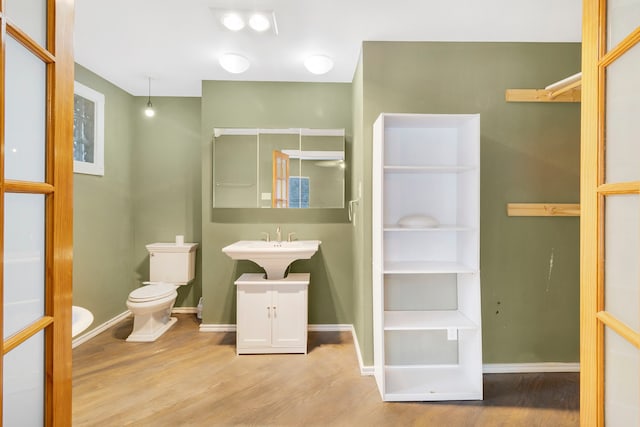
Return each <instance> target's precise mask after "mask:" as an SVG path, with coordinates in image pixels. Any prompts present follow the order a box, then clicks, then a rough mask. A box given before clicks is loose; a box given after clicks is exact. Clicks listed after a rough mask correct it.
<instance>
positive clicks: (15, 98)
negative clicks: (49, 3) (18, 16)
mask: <svg viewBox="0 0 640 427" xmlns="http://www.w3.org/2000/svg"><path fill="white" fill-rule="evenodd" d="M6 56H7V58H6V61H5V72H6V85H5V88H6V90H5V103H6V108H5V179H16V180H22V181H36V182H44V176H45V175H44V174H45V162H44V159H45V135H46V132H45V126H46V110H45V107H46V98H47V94H46V80H47V79H46V66H45V64H44V62H42V61H41V60H40V59H38V58H37V57H35V56H34V55H33V54H31V52H29V51H28V50H27V49H25V48H24V47H23V46H22V45H21V44H19V43H18V42H17V41H15V40H14V39H13V38H11V37H7V47H6Z"/></svg>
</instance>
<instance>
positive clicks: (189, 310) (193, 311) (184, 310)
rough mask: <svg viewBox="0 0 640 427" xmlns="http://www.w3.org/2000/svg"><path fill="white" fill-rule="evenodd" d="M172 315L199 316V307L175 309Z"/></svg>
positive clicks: (172, 310)
mask: <svg viewBox="0 0 640 427" xmlns="http://www.w3.org/2000/svg"><path fill="white" fill-rule="evenodd" d="M171 313H177V314H197V313H198V307H173V308H172V309H171Z"/></svg>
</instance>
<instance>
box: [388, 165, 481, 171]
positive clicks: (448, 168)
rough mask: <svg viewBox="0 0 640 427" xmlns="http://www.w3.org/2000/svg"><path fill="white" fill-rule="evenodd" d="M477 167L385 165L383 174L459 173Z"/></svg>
mask: <svg viewBox="0 0 640 427" xmlns="http://www.w3.org/2000/svg"><path fill="white" fill-rule="evenodd" d="M477 168H478V167H477V166H409V165H387V166H384V171H385V172H391V173H445V172H446V173H460V172H467V171H470V170H474V169H477Z"/></svg>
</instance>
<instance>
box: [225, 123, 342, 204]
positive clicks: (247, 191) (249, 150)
mask: <svg viewBox="0 0 640 427" xmlns="http://www.w3.org/2000/svg"><path fill="white" fill-rule="evenodd" d="M344 135H345V131H344V129H305V128H290V129H250V128H249V129H241V128H216V129H214V137H213V207H214V208H343V207H344V192H345V155H344V153H345V148H344V146H345V141H344V138H345V137H344Z"/></svg>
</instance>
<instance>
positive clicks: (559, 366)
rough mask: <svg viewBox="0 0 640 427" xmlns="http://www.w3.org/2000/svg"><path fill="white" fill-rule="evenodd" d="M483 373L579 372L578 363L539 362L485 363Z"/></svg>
mask: <svg viewBox="0 0 640 427" xmlns="http://www.w3.org/2000/svg"><path fill="white" fill-rule="evenodd" d="M482 372H483V373H485V374H522V373H535V372H580V363H577V362H576V363H565V362H540V363H485V364H484V365H482Z"/></svg>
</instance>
